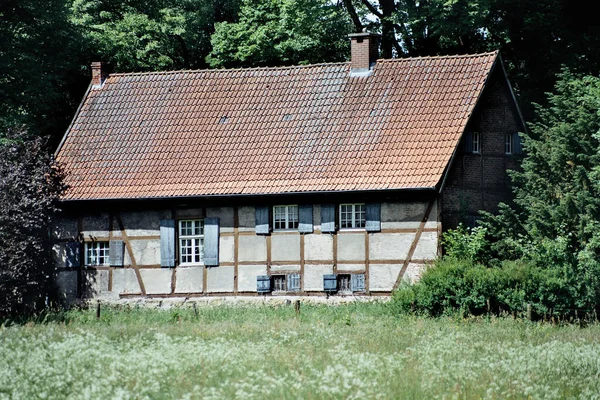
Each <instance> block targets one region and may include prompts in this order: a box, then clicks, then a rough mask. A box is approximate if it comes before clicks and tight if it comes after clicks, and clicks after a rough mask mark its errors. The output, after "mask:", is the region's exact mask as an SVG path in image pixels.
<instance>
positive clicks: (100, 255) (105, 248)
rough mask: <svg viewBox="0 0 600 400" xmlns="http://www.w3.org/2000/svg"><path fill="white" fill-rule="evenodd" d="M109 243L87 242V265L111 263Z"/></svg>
mask: <svg viewBox="0 0 600 400" xmlns="http://www.w3.org/2000/svg"><path fill="white" fill-rule="evenodd" d="M109 262H110V260H109V243H108V242H89V243H86V244H85V265H109Z"/></svg>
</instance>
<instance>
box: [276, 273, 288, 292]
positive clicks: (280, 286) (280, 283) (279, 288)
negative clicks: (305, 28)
mask: <svg viewBox="0 0 600 400" xmlns="http://www.w3.org/2000/svg"><path fill="white" fill-rule="evenodd" d="M286 290H287V287H286V285H285V275H273V291H274V292H285V291H286Z"/></svg>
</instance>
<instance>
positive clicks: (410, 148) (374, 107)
mask: <svg viewBox="0 0 600 400" xmlns="http://www.w3.org/2000/svg"><path fill="white" fill-rule="evenodd" d="M496 59H497V53H496V52H494V53H486V54H477V55H465V56H452V57H426V58H412V59H396V60H378V61H377V64H376V65H375V67H374V70H373V73H372V75H371V76H368V77H351V76H350V63H340V64H321V65H310V66H300V67H282V68H255V69H237V70H202V71H176V72H156V73H132V74H113V75H110V76H109V77H108V78H107V79H106V81H105V83H104V85H103V86H102V88H101V89H91V90H90V91H89V92H88V94H87V96H86V98H85V99H84V100H83V104H82V106H81V108H80V110H79V112H78V114H77V116H76V117H75V120H74V121H73V124H72V126H71V127H70V129H69V130H68V132H67V134H66V137H65V139H64V141H63V143H62V145H61V147H60V148H59V151H58V153H57V158H58V161H59V162H61V163H62V164H63V166H64V168H65V170H66V172H67V178H66V183H67V184H68V185H70V189H69V190H68V192H67V194H66V196H65V199H70V200H82V199H109V198H111V199H116V198H140V197H142V198H150V197H172V196H204V195H228V194H269V193H293V192H307V191H310V192H318V191H351V190H380V189H409V188H411V189H412V188H430V187H434V186H436V185H437V184H438V182H439V181H440V179H441V177H442V174H443V172H444V168H445V167H446V165H447V164H448V162H449V161H450V158H451V156H452V154H453V152H454V150H455V148H456V146H457V145H458V142H459V140H460V137H461V135H462V133H463V131H464V129H465V126H466V124H467V121H468V118H469V116H470V115H471V113H472V112H473V109H474V107H475V104H476V102H477V99H478V98H479V96H480V95H481V93H482V90H483V87H484V85H485V82H486V80H487V78H488V77H489V74H490V72H491V70H492V67H493V65H494V63H495V61H496Z"/></svg>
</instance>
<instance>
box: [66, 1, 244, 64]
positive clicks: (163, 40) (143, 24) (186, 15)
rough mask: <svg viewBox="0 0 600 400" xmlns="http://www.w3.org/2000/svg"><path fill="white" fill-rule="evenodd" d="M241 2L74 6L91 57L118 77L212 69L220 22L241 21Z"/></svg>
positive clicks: (74, 20) (84, 3)
mask: <svg viewBox="0 0 600 400" xmlns="http://www.w3.org/2000/svg"><path fill="white" fill-rule="evenodd" d="M238 2H239V0H172V1H171V0H149V1H147V0H125V1H121V0H118V1H117V0H73V1H72V7H71V11H72V12H71V23H72V24H74V25H75V26H76V27H77V28H78V29H79V30H80V32H81V34H82V35H83V37H84V38H85V40H86V44H87V46H88V48H87V54H89V57H91V58H93V59H94V60H102V61H108V62H110V63H111V64H112V66H113V67H114V69H115V70H116V71H126V72H131V71H160V70H165V69H183V68H202V67H206V63H205V61H204V58H205V57H206V55H207V54H208V53H209V51H210V35H211V34H212V32H213V30H214V23H215V21H223V20H231V19H233V18H234V17H235V15H236V12H237V8H238Z"/></svg>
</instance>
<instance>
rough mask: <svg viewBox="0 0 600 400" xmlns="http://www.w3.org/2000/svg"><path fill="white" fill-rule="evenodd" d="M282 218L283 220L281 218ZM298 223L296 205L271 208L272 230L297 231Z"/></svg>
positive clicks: (281, 205)
mask: <svg viewBox="0 0 600 400" xmlns="http://www.w3.org/2000/svg"><path fill="white" fill-rule="evenodd" d="M282 217H283V218H282ZM299 223H300V219H299V215H298V205H297V204H285V205H283V204H280V205H276V206H273V230H274V231H289V230H294V229H298V225H299Z"/></svg>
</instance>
